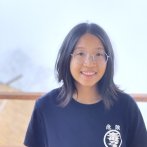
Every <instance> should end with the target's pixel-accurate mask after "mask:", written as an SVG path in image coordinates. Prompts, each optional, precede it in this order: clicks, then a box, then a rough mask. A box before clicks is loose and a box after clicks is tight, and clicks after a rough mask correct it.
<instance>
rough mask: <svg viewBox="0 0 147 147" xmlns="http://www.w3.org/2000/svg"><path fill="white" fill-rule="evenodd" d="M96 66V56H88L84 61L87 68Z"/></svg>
mask: <svg viewBox="0 0 147 147" xmlns="http://www.w3.org/2000/svg"><path fill="white" fill-rule="evenodd" d="M95 64H96V62H95V58H94V55H87V57H86V58H85V60H84V65H85V66H93V65H95Z"/></svg>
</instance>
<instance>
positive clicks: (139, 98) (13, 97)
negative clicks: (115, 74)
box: [0, 92, 147, 102]
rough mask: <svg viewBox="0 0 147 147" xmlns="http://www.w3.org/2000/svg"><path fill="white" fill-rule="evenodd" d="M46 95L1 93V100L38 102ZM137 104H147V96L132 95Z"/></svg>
mask: <svg viewBox="0 0 147 147" xmlns="http://www.w3.org/2000/svg"><path fill="white" fill-rule="evenodd" d="M44 94H45V93H43V92H0V99H10V100H36V99H38V98H39V97H41V96H42V95H44ZM130 95H131V96H132V97H133V98H134V99H135V101H137V102H147V94H141V93H140V94H137V93H136V94H135V93H133V94H130Z"/></svg>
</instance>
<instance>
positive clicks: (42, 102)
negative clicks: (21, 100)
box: [35, 88, 60, 109]
mask: <svg viewBox="0 0 147 147" xmlns="http://www.w3.org/2000/svg"><path fill="white" fill-rule="evenodd" d="M59 93H60V88H56V89H53V90H51V91H50V92H48V93H46V94H44V95H43V96H41V97H40V98H39V99H38V100H37V101H36V103H35V107H36V108H38V109H42V108H43V109H44V108H46V107H49V106H52V105H56V104H57V103H56V98H57V96H58V95H59Z"/></svg>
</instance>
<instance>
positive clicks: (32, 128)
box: [24, 102, 45, 147]
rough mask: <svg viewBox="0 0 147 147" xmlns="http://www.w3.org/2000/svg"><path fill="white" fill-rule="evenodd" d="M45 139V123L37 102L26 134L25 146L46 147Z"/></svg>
mask: <svg viewBox="0 0 147 147" xmlns="http://www.w3.org/2000/svg"><path fill="white" fill-rule="evenodd" d="M44 139H45V136H44V131H43V122H42V119H41V115H40V112H39V109H38V106H37V102H36V104H35V107H34V110H33V113H32V116H31V120H30V122H29V126H28V129H27V132H26V136H25V140H24V145H26V146H27V147H44V146H45V141H44Z"/></svg>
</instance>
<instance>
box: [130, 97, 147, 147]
mask: <svg viewBox="0 0 147 147" xmlns="http://www.w3.org/2000/svg"><path fill="white" fill-rule="evenodd" d="M128 110H129V111H128V122H129V129H128V134H129V135H128V144H129V147H147V131H146V127H145V123H144V120H143V117H142V114H141V112H140V109H139V107H138V105H137V104H136V102H135V101H134V100H133V99H132V100H130V102H129V105H128Z"/></svg>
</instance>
